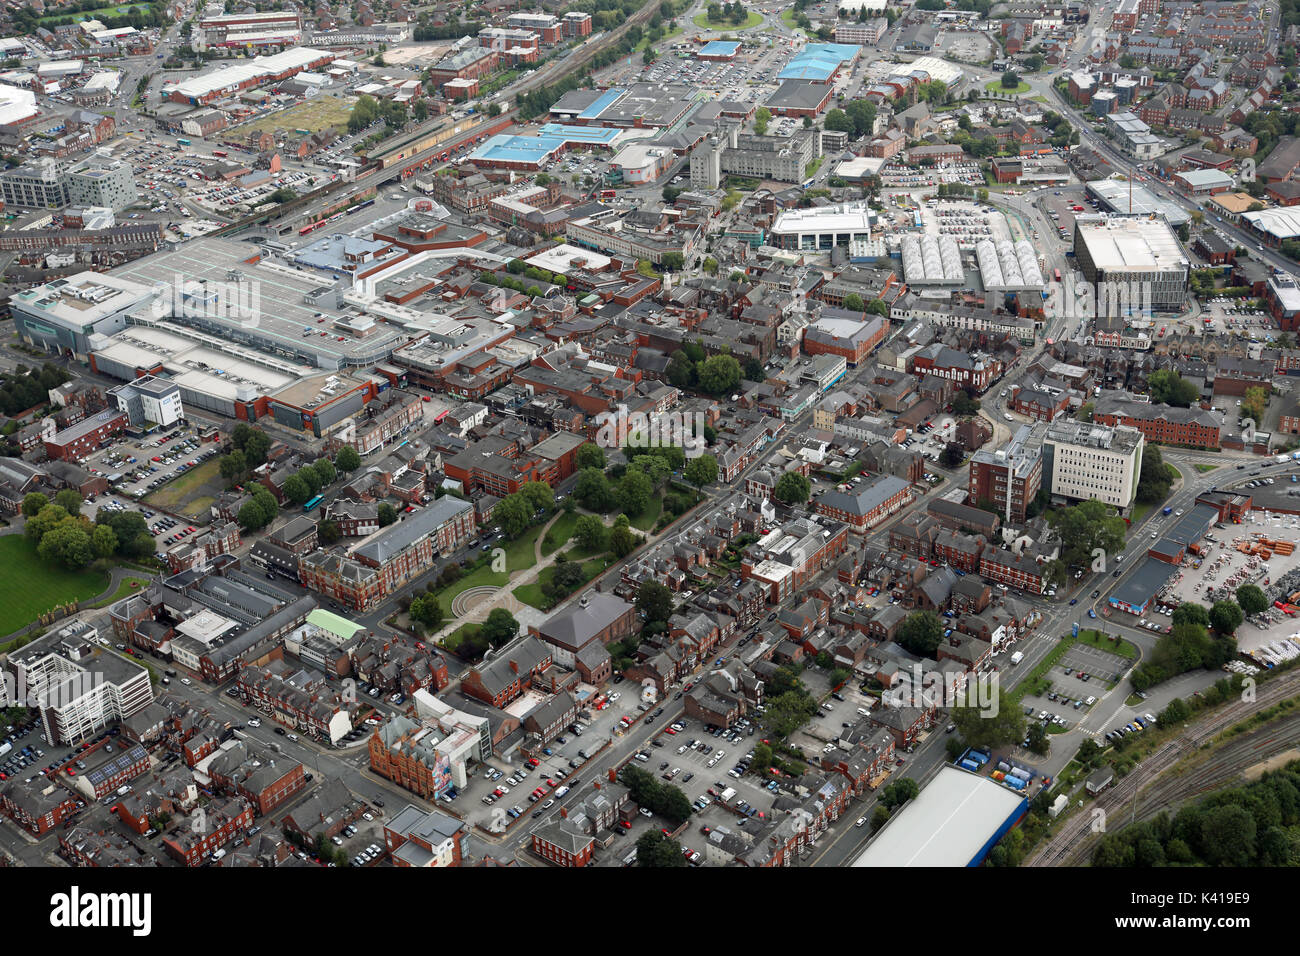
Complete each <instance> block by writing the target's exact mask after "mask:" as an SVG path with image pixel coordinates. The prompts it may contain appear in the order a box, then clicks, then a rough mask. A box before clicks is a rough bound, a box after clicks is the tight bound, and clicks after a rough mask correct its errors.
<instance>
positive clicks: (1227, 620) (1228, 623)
mask: <svg viewBox="0 0 1300 956" xmlns="http://www.w3.org/2000/svg"><path fill="white" fill-rule="evenodd" d="M1245 618H1246V615H1245V614H1243V613H1242V612H1241V608H1239V607H1237V605H1236V604H1235V603H1234V602H1232V601H1215V602H1214V606H1213V607H1211V608H1210V625H1211V626H1212V627H1213V628H1214V630H1215V631H1217V632H1218V633H1219V634H1233V633H1235V632H1236V630H1237V628H1239V627H1241V622H1242V621H1243V620H1245Z"/></svg>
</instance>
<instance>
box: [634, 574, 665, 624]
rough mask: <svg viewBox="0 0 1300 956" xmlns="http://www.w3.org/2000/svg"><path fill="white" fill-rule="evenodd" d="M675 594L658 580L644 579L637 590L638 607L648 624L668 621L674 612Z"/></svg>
mask: <svg viewBox="0 0 1300 956" xmlns="http://www.w3.org/2000/svg"><path fill="white" fill-rule="evenodd" d="M673 607H674V604H673V595H672V592H671V591H669V590H668V588H666V587H664V586H663V585H662V584H660V583H659V582H658V581H642V582H641V587H639V588H638V589H637V592H636V609H637V611H638V612H640V614H641V617H642V618H643V619H644V620H645V622H646V623H647V624H649V623H651V622H653V621H667V620H668V618H670V617H672V613H673Z"/></svg>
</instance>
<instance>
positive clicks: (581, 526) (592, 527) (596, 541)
mask: <svg viewBox="0 0 1300 956" xmlns="http://www.w3.org/2000/svg"><path fill="white" fill-rule="evenodd" d="M573 539H574V540H575V541H577V542H578V544H580V545H581V546H582V547H583V548H585V549H586V550H587V551H590V552H593V553H596V552H600V551H604V550H605V548H606V547H608V546H609V529H608V528H607V527H605V523H604V522H603V521H601V520H600V519H599V518H597V517H596V516H595V515H579V516H578V520H577V521H576V522H575V523H574V525H573Z"/></svg>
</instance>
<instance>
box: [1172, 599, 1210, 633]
mask: <svg viewBox="0 0 1300 956" xmlns="http://www.w3.org/2000/svg"><path fill="white" fill-rule="evenodd" d="M1169 623H1170V624H1171V625H1173V626H1174V627H1178V626H1179V625H1181V624H1190V625H1192V626H1193V627H1202V628H1204V627H1209V626H1210V612H1209V610H1208V609H1207V608H1206V607H1205V605H1203V604H1197V603H1196V602H1195V601H1184V602H1183V603H1182V604H1180V605H1178V607H1176V608H1174V613H1173V614H1172V615H1170V617H1169Z"/></svg>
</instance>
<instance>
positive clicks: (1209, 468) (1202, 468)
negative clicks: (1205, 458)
mask: <svg viewBox="0 0 1300 956" xmlns="http://www.w3.org/2000/svg"><path fill="white" fill-rule="evenodd" d="M1192 467H1193V468H1195V469H1196V470H1197V471H1199V472H1200V473H1201V474H1205V473H1206V472H1209V471H1214V469H1216V468H1218V467H1219V466H1218V465H1210V464H1206V463H1204V462H1202V463H1201V464H1199V465H1193V466H1192Z"/></svg>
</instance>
